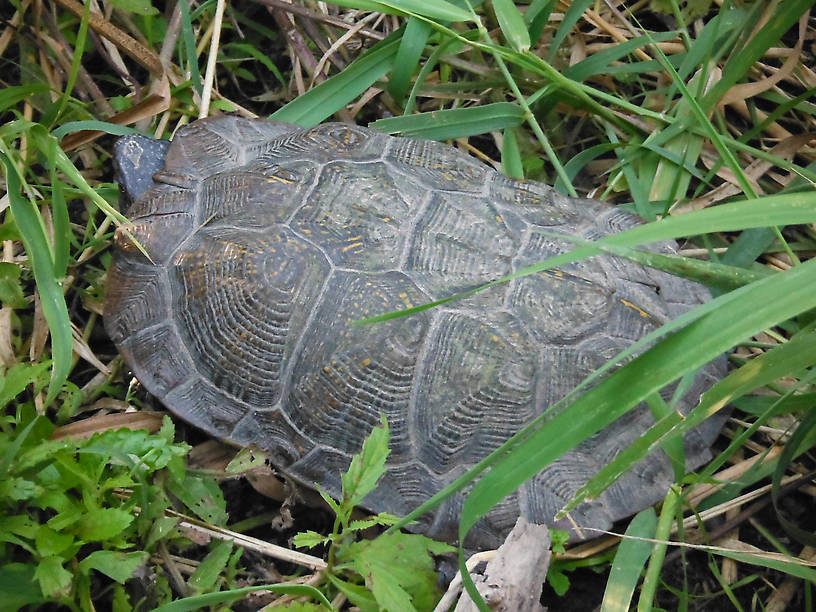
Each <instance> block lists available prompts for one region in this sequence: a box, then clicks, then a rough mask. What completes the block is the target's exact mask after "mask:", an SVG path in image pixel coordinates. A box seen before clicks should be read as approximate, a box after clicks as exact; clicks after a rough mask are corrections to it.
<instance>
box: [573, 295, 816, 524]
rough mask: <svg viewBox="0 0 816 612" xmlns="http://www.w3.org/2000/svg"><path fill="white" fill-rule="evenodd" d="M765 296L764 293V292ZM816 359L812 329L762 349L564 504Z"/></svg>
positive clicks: (591, 494)
mask: <svg viewBox="0 0 816 612" xmlns="http://www.w3.org/2000/svg"><path fill="white" fill-rule="evenodd" d="M765 297H767V296H765ZM814 363H816V333H813V332H810V333H801V334H798V335H797V336H794V338H793V339H792V340H790V341H789V342H787V343H786V344H783V345H780V346H778V347H777V348H775V349H773V350H770V351H768V352H766V353H763V354H761V355H759V356H758V357H756V359H753V360H751V361H749V362H748V363H746V364H745V365H743V366H742V367H740V368H739V369H737V370H735V371H733V372H731V373H730V374H729V375H728V376H727V377H726V378H724V379H723V380H721V381H719V382H718V383H716V384H715V385H714V386H713V387H711V389H709V390H708V391H707V392H706V393H705V394H704V395H703V397H702V398H701V400H700V404H699V405H698V406H696V407H695V408H694V409H693V410H692V411H691V412H689V414H688V415H686V417H685V418H683V417H681V416H680V415H679V414H678V413H672V414H670V415H669V416H667V417H666V418H664V419H661V420H660V421H658V422H657V423H655V424H654V425H653V426H652V427H651V428H650V429H649V431H647V432H645V433H644V434H643V435H642V436H641V437H640V438H639V439H638V440H637V442H635V443H634V444H632V445H631V446H630V447H629V448H627V449H625V450H623V451H622V452H621V453H620V454H619V455H618V456H617V457H615V458H614V459H613V460H612V461H611V462H610V463H608V464H607V465H605V466H604V467H603V468H602V469H601V470H600V471H599V472H598V473H597V474H596V475H595V476H594V477H593V478H592V479H591V480H590V481H589V482H588V483H587V484H586V485H584V486H583V487H581V488H580V489H579V490H578V491H577V492H576V493H575V495H574V497H573V499H572V500H571V501H570V502H569V503H568V504H567V505H566V506H565V508H564V509H565V510H566V511H569V510H571V509H573V508H575V507H576V506H578V504H580V503H581V502H582V501H583V500H585V499H593V498H595V497H597V496H598V495H599V494H600V492H601V491H603V490H604V489H606V488H607V487H608V486H609V485H610V484H612V483H613V482H614V481H615V480H617V478H618V477H619V476H620V475H621V474H623V473H624V472H625V471H626V470H628V469H629V468H630V467H632V466H633V465H634V464H636V463H637V462H638V461H640V460H641V459H642V458H643V457H645V456H647V455H648V454H649V453H651V452H652V451H653V450H655V449H656V448H657V447H658V446H659V445H660V443H661V441H662V440H664V439H665V438H666V437H667V436H669V435H676V434H685V433H686V432H687V431H689V430H690V429H693V428H694V427H697V426H698V425H699V424H700V423H702V422H703V421H704V420H705V419H707V418H708V417H710V416H711V415H713V414H714V413H716V412H717V411H719V410H720V409H722V408H723V406H725V405H726V404H727V403H729V402H732V401H733V400H735V399H737V398H740V397H742V396H743V395H745V394H747V393H751V392H753V391H755V390H757V389H760V388H762V387H764V386H765V385H768V384H770V383H772V382H773V381H775V380H779V379H782V378H784V377H787V376H795V375H798V374H800V373H801V372H802V371H803V370H804V369H805V368H809V367H811V366H813V365H814Z"/></svg>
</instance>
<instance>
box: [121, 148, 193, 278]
mask: <svg viewBox="0 0 816 612" xmlns="http://www.w3.org/2000/svg"><path fill="white" fill-rule="evenodd" d="M169 147H170V142H169V141H167V140H155V139H152V138H146V137H144V136H140V135H138V134H130V135H128V136H123V137H122V138H120V139H119V140H117V141H116V143H115V144H114V161H115V164H116V180H117V182H118V183H119V193H120V198H119V208H120V210H121V211H122V212H123V213H125V214H127V215H128V217H129V218H130V223H128V224H125V225H122V226H120V227H119V228H117V229H116V233H115V235H114V245H115V246H116V248H117V250H118V251H119V252H120V254H121V255H123V256H126V257H130V258H133V259H136V260H138V259H147V260H148V261H151V262H153V263H159V262H162V261H164V260H165V259H166V256H167V255H169V253H171V252H172V251H173V250H174V249H175V248H176V246H177V245H178V244H179V243H180V242H181V241H182V240H183V239H184V237H186V236H187V234H188V233H189V231H190V230H191V228H192V226H193V213H192V208H193V202H192V199H193V196H192V194H191V193H190V192H189V191H188V190H186V189H179V188H177V187H176V186H174V185H171V184H168V182H169V181H166V180H161V176H162V175H163V174H164V166H165V159H166V157H167V151H168V149H169ZM156 175H159V176H156ZM154 176H155V177H156V178H154ZM156 179H160V180H156ZM145 253H147V254H148V256H149V257H148V258H145Z"/></svg>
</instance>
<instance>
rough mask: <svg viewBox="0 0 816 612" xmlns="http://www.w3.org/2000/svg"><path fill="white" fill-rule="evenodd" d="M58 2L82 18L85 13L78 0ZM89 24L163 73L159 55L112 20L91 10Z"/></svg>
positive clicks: (148, 66)
mask: <svg viewBox="0 0 816 612" xmlns="http://www.w3.org/2000/svg"><path fill="white" fill-rule="evenodd" d="M57 2H58V3H59V4H61V5H62V6H63V7H64V8H65V9H66V10H68V11H71V12H72V13H73V14H74V15H76V16H77V17H79V18H80V19H82V17H83V16H84V15H85V7H84V6H82V5H81V4H80V3H79V2H77V1H76V0H57ZM88 25H89V26H91V29H92V30H93V31H94V32H96V33H97V34H99V35H100V36H104V37H105V38H107V39H108V40H110V41H111V42H112V43H113V44H114V45H116V46H117V47H118V48H119V49H121V50H122V51H124V52H125V53H126V54H127V55H129V56H130V57H132V58H133V59H134V60H136V61H137V62H139V64H141V65H142V66H144V67H145V68H147V69H148V70H149V71H150V72H151V73H153V74H161V73H162V72H163V71H164V68H163V67H162V63H161V61H160V60H159V56H158V55H156V54H155V53H153V51H151V50H150V49H148V48H147V47H145V46H144V45H143V44H142V43H140V42H139V41H137V40H136V39H134V38H133V37H132V36H130V35H129V34H127V33H126V32H124V31H122V30H120V29H119V28H117V27H116V26H115V25H113V24H112V23H111V22H110V21H108V20H106V19H105V18H103V17H101V16H100V15H97V14H96V13H94V12H90V13H88Z"/></svg>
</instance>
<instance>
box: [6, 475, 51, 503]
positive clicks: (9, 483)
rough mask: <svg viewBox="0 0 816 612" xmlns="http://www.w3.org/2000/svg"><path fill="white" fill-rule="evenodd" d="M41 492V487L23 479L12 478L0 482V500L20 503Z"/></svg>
mask: <svg viewBox="0 0 816 612" xmlns="http://www.w3.org/2000/svg"><path fill="white" fill-rule="evenodd" d="M41 491H42V487H40V486H39V485H37V484H35V483H33V482H31V481H30V480H26V479H25V478H19V477H14V478H8V479H7V480H0V499H2V498H7V499H10V500H12V501H22V500H24V499H31V498H32V497H34V496H36V495H38V494H39V493H40V492H41Z"/></svg>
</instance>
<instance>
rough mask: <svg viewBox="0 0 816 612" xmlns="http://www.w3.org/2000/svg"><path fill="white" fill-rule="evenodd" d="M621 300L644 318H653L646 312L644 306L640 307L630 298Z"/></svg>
mask: <svg viewBox="0 0 816 612" xmlns="http://www.w3.org/2000/svg"><path fill="white" fill-rule="evenodd" d="M620 302H621V304H623V305H624V306H627V307H628V308H631V309H632V310H634V311H636V312H637V313H638V314H639V315H640V316H641V317H643V318H644V319H651V318H652V315H650V314H649V313H648V312H646V311H645V310H643V309H642V308H638V307H637V306H635V305H634V304H633V303H632V302H630V301H628V300H621V301H620Z"/></svg>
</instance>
